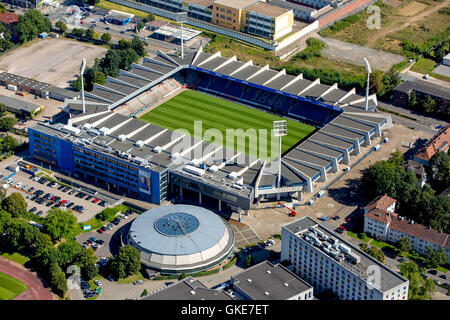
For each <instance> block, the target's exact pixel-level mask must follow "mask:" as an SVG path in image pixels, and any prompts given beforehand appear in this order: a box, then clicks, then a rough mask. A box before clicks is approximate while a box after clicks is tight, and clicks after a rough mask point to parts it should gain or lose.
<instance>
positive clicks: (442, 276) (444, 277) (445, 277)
mask: <svg viewBox="0 0 450 320" xmlns="http://www.w3.org/2000/svg"><path fill="white" fill-rule="evenodd" d="M439 278H442V279H445V280H447V276H446V275H445V274H441V275H440V276H439Z"/></svg>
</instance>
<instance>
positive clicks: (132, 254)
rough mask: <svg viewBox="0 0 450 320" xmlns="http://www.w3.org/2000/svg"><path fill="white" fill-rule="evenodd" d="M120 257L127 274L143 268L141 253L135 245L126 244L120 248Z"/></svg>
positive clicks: (135, 272)
mask: <svg viewBox="0 0 450 320" xmlns="http://www.w3.org/2000/svg"><path fill="white" fill-rule="evenodd" d="M118 259H119V261H120V262H121V263H123V265H124V267H125V273H126V275H127V276H129V275H132V274H137V273H138V272H139V270H140V269H141V254H140V253H139V250H138V249H136V248H135V247H133V246H130V245H126V246H124V247H121V248H120V249H119V255H118Z"/></svg>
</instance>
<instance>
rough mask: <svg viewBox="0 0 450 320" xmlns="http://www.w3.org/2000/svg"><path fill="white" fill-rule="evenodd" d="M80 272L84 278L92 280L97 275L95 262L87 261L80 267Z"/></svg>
mask: <svg viewBox="0 0 450 320" xmlns="http://www.w3.org/2000/svg"><path fill="white" fill-rule="evenodd" d="M81 274H82V276H83V278H85V279H86V280H92V279H93V278H94V277H95V276H97V275H98V268H97V266H96V265H95V263H89V264H88V265H86V266H84V267H83V268H82V269H81Z"/></svg>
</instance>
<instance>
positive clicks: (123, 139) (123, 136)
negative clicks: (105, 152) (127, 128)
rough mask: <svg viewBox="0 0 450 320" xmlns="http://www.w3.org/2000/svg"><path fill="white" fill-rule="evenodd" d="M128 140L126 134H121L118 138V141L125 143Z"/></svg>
mask: <svg viewBox="0 0 450 320" xmlns="http://www.w3.org/2000/svg"><path fill="white" fill-rule="evenodd" d="M126 139H127V136H126V135H124V134H121V135H119V136H118V137H117V140H119V141H125V140H126Z"/></svg>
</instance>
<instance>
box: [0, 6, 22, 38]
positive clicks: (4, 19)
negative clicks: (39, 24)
mask: <svg viewBox="0 0 450 320" xmlns="http://www.w3.org/2000/svg"><path fill="white" fill-rule="evenodd" d="M0 22H1V23H2V24H3V25H4V26H5V29H6V32H7V33H9V34H10V35H11V39H12V40H14V39H17V38H18V36H19V34H18V31H17V24H18V23H19V15H17V14H15V13H13V12H9V11H6V12H5V13H0Z"/></svg>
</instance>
